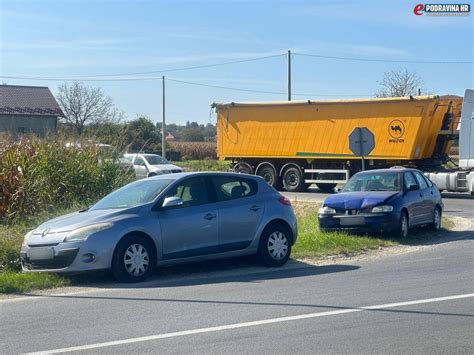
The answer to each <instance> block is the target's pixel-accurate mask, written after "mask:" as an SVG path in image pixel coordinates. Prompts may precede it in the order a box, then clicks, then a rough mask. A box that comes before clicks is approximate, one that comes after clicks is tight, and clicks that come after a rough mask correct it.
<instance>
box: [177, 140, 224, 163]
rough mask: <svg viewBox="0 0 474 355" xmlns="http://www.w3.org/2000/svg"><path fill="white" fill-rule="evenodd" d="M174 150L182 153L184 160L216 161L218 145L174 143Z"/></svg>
mask: <svg viewBox="0 0 474 355" xmlns="http://www.w3.org/2000/svg"><path fill="white" fill-rule="evenodd" d="M170 147H171V149H172V150H174V151H177V152H180V153H181V159H182V160H202V159H216V158H217V152H216V148H217V146H216V143H214V142H172V143H170Z"/></svg>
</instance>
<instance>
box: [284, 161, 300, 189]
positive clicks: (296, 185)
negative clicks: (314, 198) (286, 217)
mask: <svg viewBox="0 0 474 355" xmlns="http://www.w3.org/2000/svg"><path fill="white" fill-rule="evenodd" d="M283 187H284V188H285V190H286V191H288V192H301V191H304V190H305V187H306V184H305V182H304V179H303V175H302V174H301V171H300V169H298V168H297V167H290V168H288V169H286V170H285V172H284V173H283Z"/></svg>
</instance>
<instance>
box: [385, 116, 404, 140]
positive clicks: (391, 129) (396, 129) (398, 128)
mask: <svg viewBox="0 0 474 355" xmlns="http://www.w3.org/2000/svg"><path fill="white" fill-rule="evenodd" d="M388 134H389V135H390V137H392V139H390V140H389V141H390V143H400V142H403V139H402V137H403V135H404V134H405V125H404V124H403V122H402V121H400V120H393V121H392V122H390V123H389V125H388Z"/></svg>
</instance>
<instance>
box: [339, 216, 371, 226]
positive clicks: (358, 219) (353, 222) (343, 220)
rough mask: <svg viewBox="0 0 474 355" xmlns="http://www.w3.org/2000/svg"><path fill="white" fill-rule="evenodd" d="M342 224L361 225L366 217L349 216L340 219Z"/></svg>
mask: <svg viewBox="0 0 474 355" xmlns="http://www.w3.org/2000/svg"><path fill="white" fill-rule="evenodd" d="M340 223H341V226H361V225H364V224H365V218H364V217H347V218H341V219H340Z"/></svg>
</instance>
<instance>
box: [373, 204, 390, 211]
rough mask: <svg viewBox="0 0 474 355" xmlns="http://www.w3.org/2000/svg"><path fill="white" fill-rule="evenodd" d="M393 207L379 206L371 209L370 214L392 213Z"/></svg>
mask: <svg viewBox="0 0 474 355" xmlns="http://www.w3.org/2000/svg"><path fill="white" fill-rule="evenodd" d="M392 211H393V206H389V205H380V206H375V207H374V208H372V213H381V212H392Z"/></svg>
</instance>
